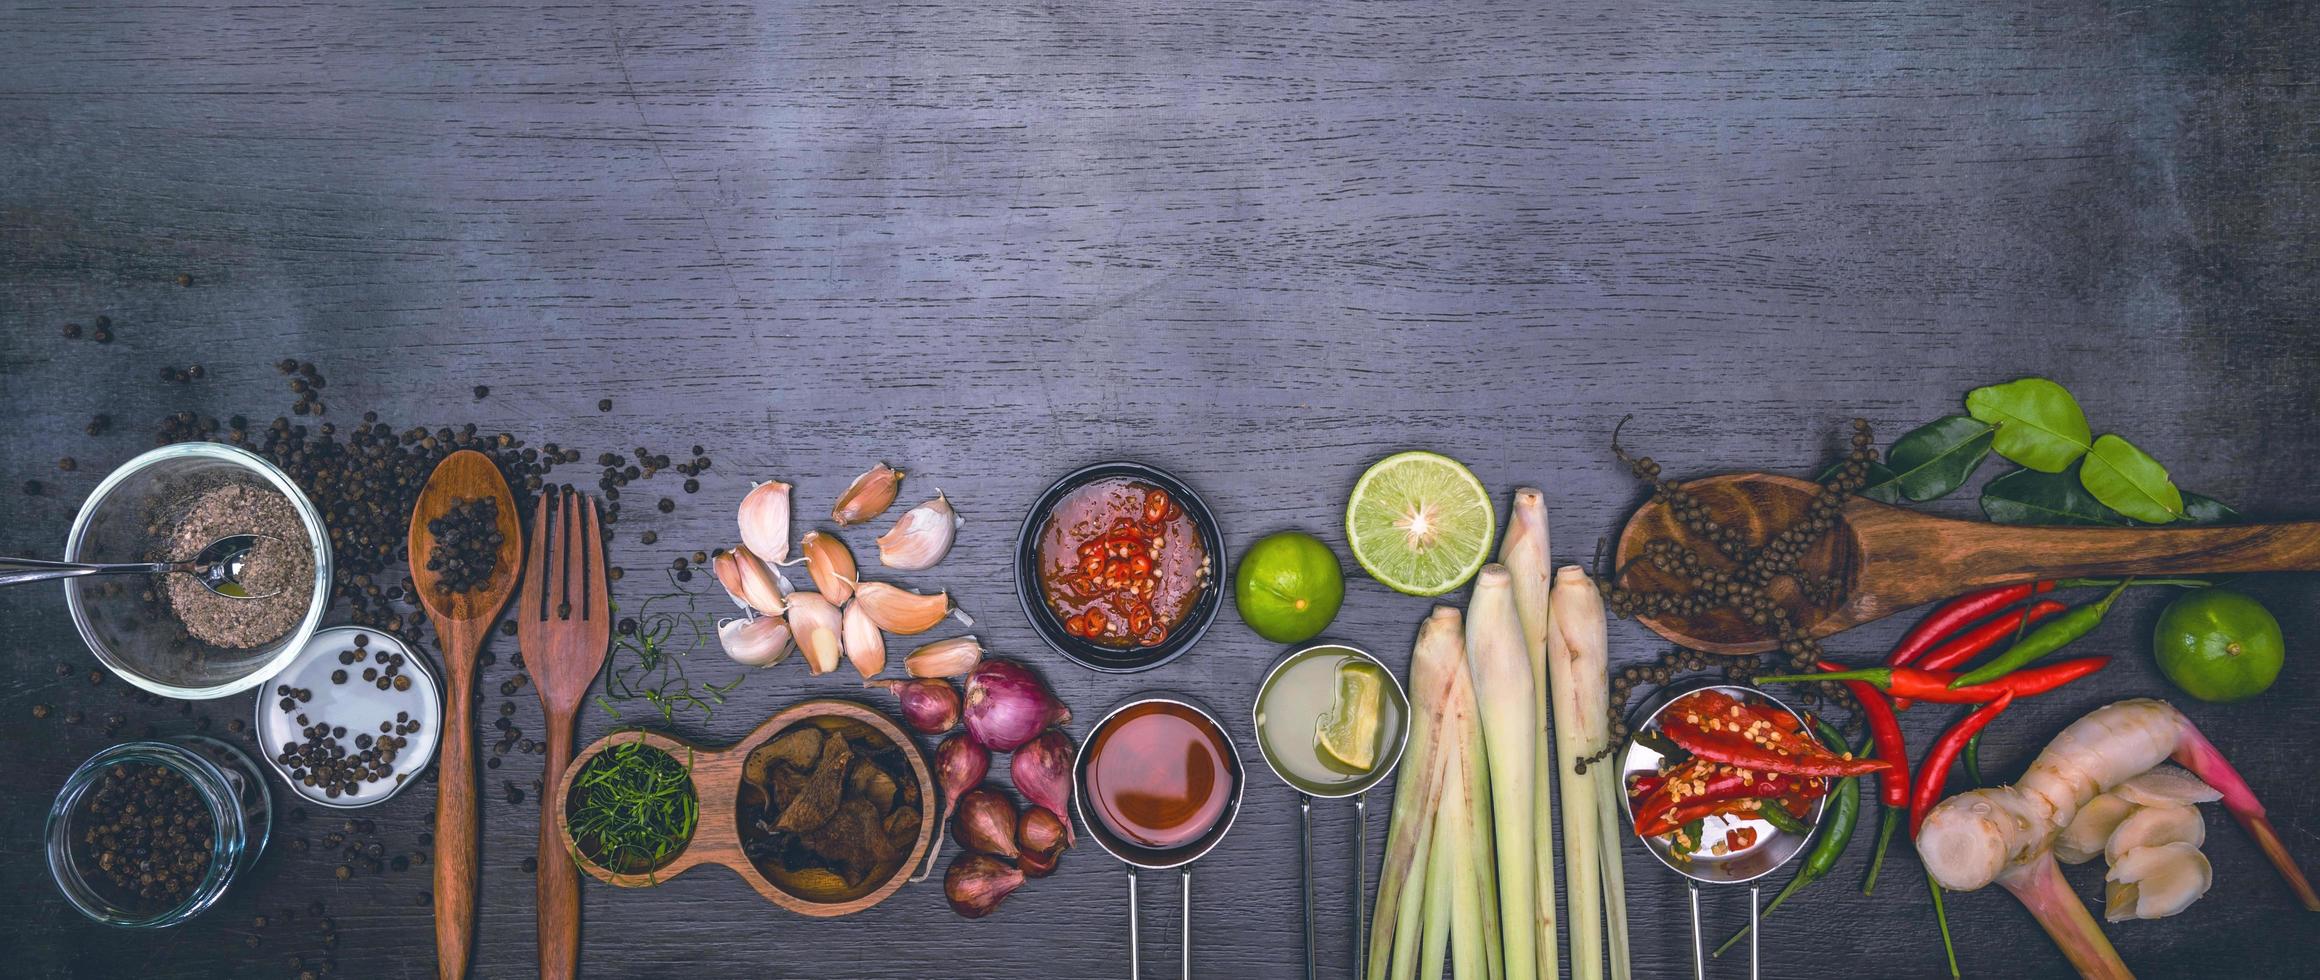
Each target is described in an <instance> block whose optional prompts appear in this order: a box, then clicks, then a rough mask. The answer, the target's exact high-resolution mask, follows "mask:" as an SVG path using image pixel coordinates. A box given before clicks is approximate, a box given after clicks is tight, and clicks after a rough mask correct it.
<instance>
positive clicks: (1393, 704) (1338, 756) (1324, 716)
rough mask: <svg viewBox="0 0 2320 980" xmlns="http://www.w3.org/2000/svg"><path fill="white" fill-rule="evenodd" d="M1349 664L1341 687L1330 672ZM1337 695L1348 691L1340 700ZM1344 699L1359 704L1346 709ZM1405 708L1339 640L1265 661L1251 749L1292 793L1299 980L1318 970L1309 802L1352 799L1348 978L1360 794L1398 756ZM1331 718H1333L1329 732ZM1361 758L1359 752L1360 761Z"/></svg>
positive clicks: (1360, 919) (1362, 885)
mask: <svg viewBox="0 0 2320 980" xmlns="http://www.w3.org/2000/svg"><path fill="white" fill-rule="evenodd" d="M1348 668H1350V669H1351V670H1352V671H1354V672H1356V673H1357V674H1358V675H1359V679H1358V680H1355V681H1352V682H1351V684H1350V686H1343V685H1341V681H1340V679H1339V676H1338V675H1339V673H1340V671H1344V670H1347V669H1348ZM1341 691H1345V692H1347V693H1349V694H1351V695H1352V697H1351V698H1349V697H1346V696H1342V695H1341V693H1340V692H1341ZM1348 700H1354V701H1358V702H1359V703H1358V704H1355V705H1348V704H1346V703H1345V702H1347V701H1348ZM1339 710H1355V711H1361V712H1367V713H1370V714H1372V715H1374V726H1370V725H1364V724H1360V722H1361V719H1353V718H1342V717H1333V716H1332V713H1333V712H1336V711H1339ZM1409 713H1410V700H1409V695H1408V694H1407V693H1406V692H1404V691H1403V690H1402V685H1401V682H1400V681H1399V680H1397V679H1395V677H1394V675H1393V671H1391V670H1388V669H1386V666H1385V664H1384V663H1382V662H1380V661H1379V660H1378V659H1377V658H1376V657H1374V656H1372V655H1370V654H1369V652H1368V651H1365V650H1361V649H1358V648H1355V647H1351V646H1347V645H1345V644H1342V643H1330V642H1321V643H1315V644H1311V645H1308V646H1302V647H1298V648H1296V649H1293V650H1290V651H1289V652H1288V653H1285V654H1283V655H1282V656H1281V658H1280V659H1279V660H1276V661H1274V662H1273V666H1272V667H1271V669H1269V670H1267V671H1266V672H1265V679H1264V682H1263V683H1262V684H1261V685H1259V686H1258V688H1257V700H1256V705H1255V707H1254V708H1252V709H1251V715H1252V721H1253V723H1254V724H1255V727H1256V735H1257V747H1258V749H1259V751H1261V752H1262V753H1263V754H1264V757H1265V765H1266V766H1267V767H1269V768H1271V769H1272V770H1273V775H1275V776H1278V777H1280V779H1281V781H1282V782H1284V783H1287V784H1288V785H1289V787H1290V788H1291V789H1294V790H1296V791H1297V813H1298V845H1299V846H1298V854H1299V891H1298V894H1299V895H1300V897H1301V899H1302V904H1303V907H1304V921H1305V976H1306V977H1307V978H1308V980H1311V978H1314V977H1316V976H1318V974H1319V970H1318V967H1317V964H1316V962H1315V960H1316V956H1315V950H1314V937H1313V801H1314V800H1315V799H1343V798H1345V797H1349V796H1350V797H1352V798H1353V811H1354V838H1353V839H1354V847H1353V855H1354V859H1353V891H1352V896H1353V899H1352V904H1351V906H1350V907H1351V908H1352V909H1353V917H1354V922H1353V946H1352V948H1353V960H1352V963H1353V974H1352V975H1353V976H1356V977H1359V976H1363V975H1364V973H1365V970H1364V966H1365V964H1364V963H1363V962H1362V961H1363V957H1364V954H1365V953H1366V952H1367V947H1366V945H1365V943H1366V935H1365V934H1366V933H1367V932H1368V926H1367V922H1366V921H1365V920H1366V918H1367V909H1368V905H1367V901H1368V895H1367V892H1368V888H1369V883H1368V881H1367V880H1366V879H1367V873H1366V872H1367V865H1366V864H1365V862H1366V861H1367V855H1368V852H1369V809H1368V805H1367V802H1366V800H1367V794H1368V792H1369V789H1370V787H1372V786H1375V785H1377V784H1378V782H1379V781H1380V780H1383V779H1385V778H1386V777H1387V776H1389V775H1392V773H1393V771H1394V767H1395V765H1397V764H1398V763H1400V762H1401V758H1402V749H1403V746H1404V745H1405V744H1407V742H1408V740H1409V724H1408V718H1409ZM1332 722H1334V723H1336V724H1335V726H1334V727H1333V728H1332V726H1331V723H1332ZM1364 728H1367V729H1368V730H1367V731H1366V732H1365V731H1363V730H1362V729H1364ZM1325 729H1327V731H1325ZM1365 754H1366V755H1367V758H1360V756H1363V755H1365ZM1347 756H1355V757H1356V758H1352V759H1348V758H1347ZM1364 763H1366V768H1365V767H1364V765H1363V764H1364Z"/></svg>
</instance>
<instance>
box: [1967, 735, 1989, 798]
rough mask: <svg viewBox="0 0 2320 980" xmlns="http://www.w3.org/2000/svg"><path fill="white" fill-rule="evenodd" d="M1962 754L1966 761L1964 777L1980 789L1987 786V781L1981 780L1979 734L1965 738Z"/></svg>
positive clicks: (1980, 740)
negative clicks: (1964, 748) (1964, 747)
mask: <svg viewBox="0 0 2320 980" xmlns="http://www.w3.org/2000/svg"><path fill="white" fill-rule="evenodd" d="M1963 756H1964V759H1965V763H1966V778H1967V779H1968V780H1971V781H1972V782H1973V784H1974V788H1975V789H1981V788H1982V787H1984V786H1988V785H1989V784H1988V783H1986V782H1983V781H1982V737H1981V736H1980V735H1976V736H1974V737H1973V738H1970V739H1967V740H1966V750H1965V752H1964V753H1963Z"/></svg>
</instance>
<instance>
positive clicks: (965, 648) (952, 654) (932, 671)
mask: <svg viewBox="0 0 2320 980" xmlns="http://www.w3.org/2000/svg"><path fill="white" fill-rule="evenodd" d="M982 662H983V644H982V641H980V640H977V639H975V638H974V637H973V636H954V637H951V638H950V639H947V640H936V641H934V642H933V643H929V644H926V645H925V646H922V647H919V648H918V649H916V650H912V651H910V656H908V657H905V658H903V660H902V669H903V670H905V671H908V672H909V673H910V676H912V677H963V676H965V675H966V674H967V673H968V672H970V671H972V670H974V669H975V665H977V664H980V663H982Z"/></svg>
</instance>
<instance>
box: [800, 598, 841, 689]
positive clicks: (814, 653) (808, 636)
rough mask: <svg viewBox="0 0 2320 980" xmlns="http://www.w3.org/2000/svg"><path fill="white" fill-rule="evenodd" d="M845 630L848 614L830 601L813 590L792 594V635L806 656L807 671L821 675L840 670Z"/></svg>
mask: <svg viewBox="0 0 2320 980" xmlns="http://www.w3.org/2000/svg"><path fill="white" fill-rule="evenodd" d="M844 629H845V616H844V615H843V614H841V613H839V612H838V607H837V606H834V605H831V604H830V600H828V599H824V598H822V597H821V596H820V595H818V594H815V593H812V592H792V593H790V596H789V630H790V635H791V636H792V637H794V638H796V640H797V645H798V650H799V651H800V652H803V653H804V654H805V655H806V670H807V671H809V672H811V673H813V674H815V675H821V674H827V673H829V672H830V671H833V670H836V669H838V658H839V657H841V656H843V655H844V652H845V640H844V639H843V636H842V631H843V630H844Z"/></svg>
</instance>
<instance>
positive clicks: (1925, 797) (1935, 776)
mask: <svg viewBox="0 0 2320 980" xmlns="http://www.w3.org/2000/svg"><path fill="white" fill-rule="evenodd" d="M2013 704H2014V692H2012V691H2007V692H2005V693H2003V694H2000V695H1998V699H1997V700H1995V701H1992V702H1990V703H1988V704H1985V705H1983V706H1981V707H1979V708H1976V709H1974V712H1973V713H1972V714H1969V715H1967V716H1965V717H1964V718H1960V719H1958V723H1957V724H1955V725H1951V726H1950V727H1949V730H1948V731H1945V732H1943V733H1941V737H1940V738H1938V739H1935V740H1934V743H1933V748H1931V749H1928V750H1927V751H1926V753H1925V761H1924V762H1921V763H1918V765H1917V792H1916V793H1915V794H1913V798H1912V799H1911V800H1910V801H1909V836H1910V837H1911V838H1915V837H1916V836H1917V831H1918V830H1919V828H1922V827H1924V826H1925V816H1926V814H1928V813H1932V812H1933V805H1934V804H1936V803H1939V802H1941V793H1942V790H1944V789H1946V788H1948V786H1949V767H1950V763H1953V762H1956V761H1957V757H1958V753H1959V752H1960V751H1963V750H1964V749H1965V747H1966V743H1967V742H1970V741H1972V740H1973V738H1974V736H1976V735H1979V734H1981V733H1982V729H1984V728H1988V727H1990V722H1991V721H1992V720H1994V719H1996V718H1997V717H1998V716H1999V715H2000V714H2003V713H2004V712H2005V710H2006V709H2007V708H2009V707H2012V706H2013Z"/></svg>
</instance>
